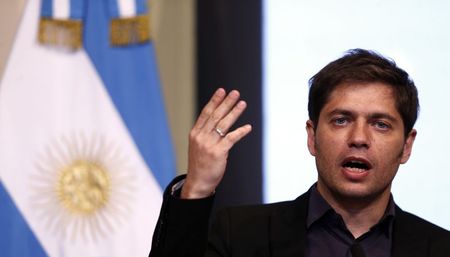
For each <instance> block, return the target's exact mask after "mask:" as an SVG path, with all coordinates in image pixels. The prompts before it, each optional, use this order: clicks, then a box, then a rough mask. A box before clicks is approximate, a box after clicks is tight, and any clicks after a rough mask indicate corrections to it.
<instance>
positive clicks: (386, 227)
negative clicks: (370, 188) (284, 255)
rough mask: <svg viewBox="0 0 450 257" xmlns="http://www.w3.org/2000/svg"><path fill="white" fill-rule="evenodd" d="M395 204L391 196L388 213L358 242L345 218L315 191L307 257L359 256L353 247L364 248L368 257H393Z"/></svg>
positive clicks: (310, 215) (310, 216)
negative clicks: (354, 252) (348, 227)
mask: <svg viewBox="0 0 450 257" xmlns="http://www.w3.org/2000/svg"><path fill="white" fill-rule="evenodd" d="M394 216H395V204H394V200H393V198H392V196H391V198H390V200H389V203H388V206H387V208H386V211H385V214H384V215H383V217H382V218H381V219H380V221H379V222H378V223H377V224H376V225H374V226H373V227H372V228H371V229H370V230H369V231H368V232H367V233H365V234H364V235H362V236H360V237H359V238H357V239H355V238H354V237H353V235H352V234H351V233H350V231H349V230H348V229H347V227H346V225H345V223H344V220H343V219H342V217H341V215H339V214H337V213H336V212H335V211H334V210H333V208H331V206H330V205H329V204H328V203H327V202H326V201H325V199H324V198H323V197H322V196H321V195H320V193H319V192H318V190H317V188H316V186H315V185H314V186H313V187H312V188H311V195H310V199H309V208H308V218H307V220H306V226H307V232H306V254H305V256H306V257H327V256H330V257H331V256H333V257H355V256H352V253H351V250H350V248H351V247H352V246H353V247H354V246H355V245H354V244H356V245H359V246H361V247H362V250H363V251H364V254H365V256H366V257H385V256H386V257H389V256H391V245H392V229H393V219H394Z"/></svg>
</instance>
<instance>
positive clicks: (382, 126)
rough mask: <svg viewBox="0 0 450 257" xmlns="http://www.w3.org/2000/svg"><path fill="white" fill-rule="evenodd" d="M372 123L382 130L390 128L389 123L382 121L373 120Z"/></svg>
mask: <svg viewBox="0 0 450 257" xmlns="http://www.w3.org/2000/svg"><path fill="white" fill-rule="evenodd" d="M373 125H374V126H375V127H377V128H379V129H383V130H386V129H389V128H390V126H389V124H387V123H386V122H384V121H375V122H374V123H373Z"/></svg>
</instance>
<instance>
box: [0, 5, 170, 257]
mask: <svg viewBox="0 0 450 257" xmlns="http://www.w3.org/2000/svg"><path fill="white" fill-rule="evenodd" d="M144 9H145V0H142V1H137V0H128V1H127V0H118V1H112V0H104V1H97V0H93V1H87V0H79V1H75V0H53V1H47V0H43V2H42V3H40V1H36V0H32V1H28V2H27V6H26V8H25V12H24V15H23V18H22V21H21V25H20V28H19V30H18V32H17V34H16V39H15V42H14V46H13V49H12V52H11V53H10V57H9V60H8V63H7V67H6V70H5V73H4V77H3V79H2V81H1V84H0V174H1V184H0V228H1V229H0V256H21V257H22V256H73V257H80V256H92V257H94V256H97V257H100V256H103V257H106V256H121V257H124V256H133V257H134V256H147V255H148V253H149V251H150V246H151V238H152V232H153V229H154V225H155V222H156V219H157V216H158V214H159V209H160V204H161V194H162V189H161V188H162V186H164V185H166V184H167V183H168V182H169V180H170V178H172V177H173V176H174V174H175V166H174V158H173V149H172V145H171V142H170V139H169V138H170V136H169V135H170V133H169V129H168V125H167V121H166V117H165V113H164V104H163V102H162V99H161V91H160V87H159V79H158V72H157V67H156V58H155V53H154V49H153V45H152V43H151V42H149V41H147V42H141V41H139V43H138V44H129V45H127V44H123V45H120V46H112V43H111V40H112V39H111V35H110V32H111V17H113V18H114V16H117V17H119V18H120V17H125V18H128V17H129V16H132V15H135V14H140V13H142V11H143V10H144ZM40 13H41V14H44V15H50V16H52V17H53V18H55V19H66V18H67V19H68V18H75V19H77V20H78V25H77V27H76V29H78V33H81V34H80V36H81V37H80V38H81V44H79V45H78V46H76V45H75V47H73V48H72V49H70V50H67V49H65V48H64V49H62V48H60V47H54V46H49V45H42V44H39V43H38V40H37V38H40V37H41V36H43V34H42V33H44V32H43V31H42V30H39V26H38V25H39V20H40V15H39V14H40ZM117 17H116V18H117ZM40 33H41V34H40ZM38 34H39V35H38ZM38 36H39V37H38ZM44 36H45V35H44ZM47 36H48V35H47ZM80 38H79V39H80ZM53 40H54V41H55V42H56V43H58V42H61V40H62V41H64V40H65V39H61V38H53ZM58 40H59V41H58ZM133 40H134V38H133ZM50 41H51V40H50ZM144 41H145V40H144ZM55 42H54V43H55ZM116 43H117V42H116ZM119 44H120V42H119Z"/></svg>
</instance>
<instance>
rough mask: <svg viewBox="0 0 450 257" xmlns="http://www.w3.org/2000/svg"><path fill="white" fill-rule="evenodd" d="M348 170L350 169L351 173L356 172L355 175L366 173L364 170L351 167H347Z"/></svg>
mask: <svg viewBox="0 0 450 257" xmlns="http://www.w3.org/2000/svg"><path fill="white" fill-rule="evenodd" d="M348 169H350V170H351V171H353V172H357V173H363V172H365V171H366V170H365V169H359V168H352V167H348Z"/></svg>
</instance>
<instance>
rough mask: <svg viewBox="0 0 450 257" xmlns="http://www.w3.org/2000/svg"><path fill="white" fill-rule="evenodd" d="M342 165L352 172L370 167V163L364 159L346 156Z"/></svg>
mask: <svg viewBox="0 0 450 257" xmlns="http://www.w3.org/2000/svg"><path fill="white" fill-rule="evenodd" d="M342 167H344V168H346V169H349V170H351V171H354V172H364V171H368V170H370V169H371V168H372V165H371V164H370V163H369V162H368V161H367V160H364V159H360V158H347V159H345V160H344V162H343V163H342Z"/></svg>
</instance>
